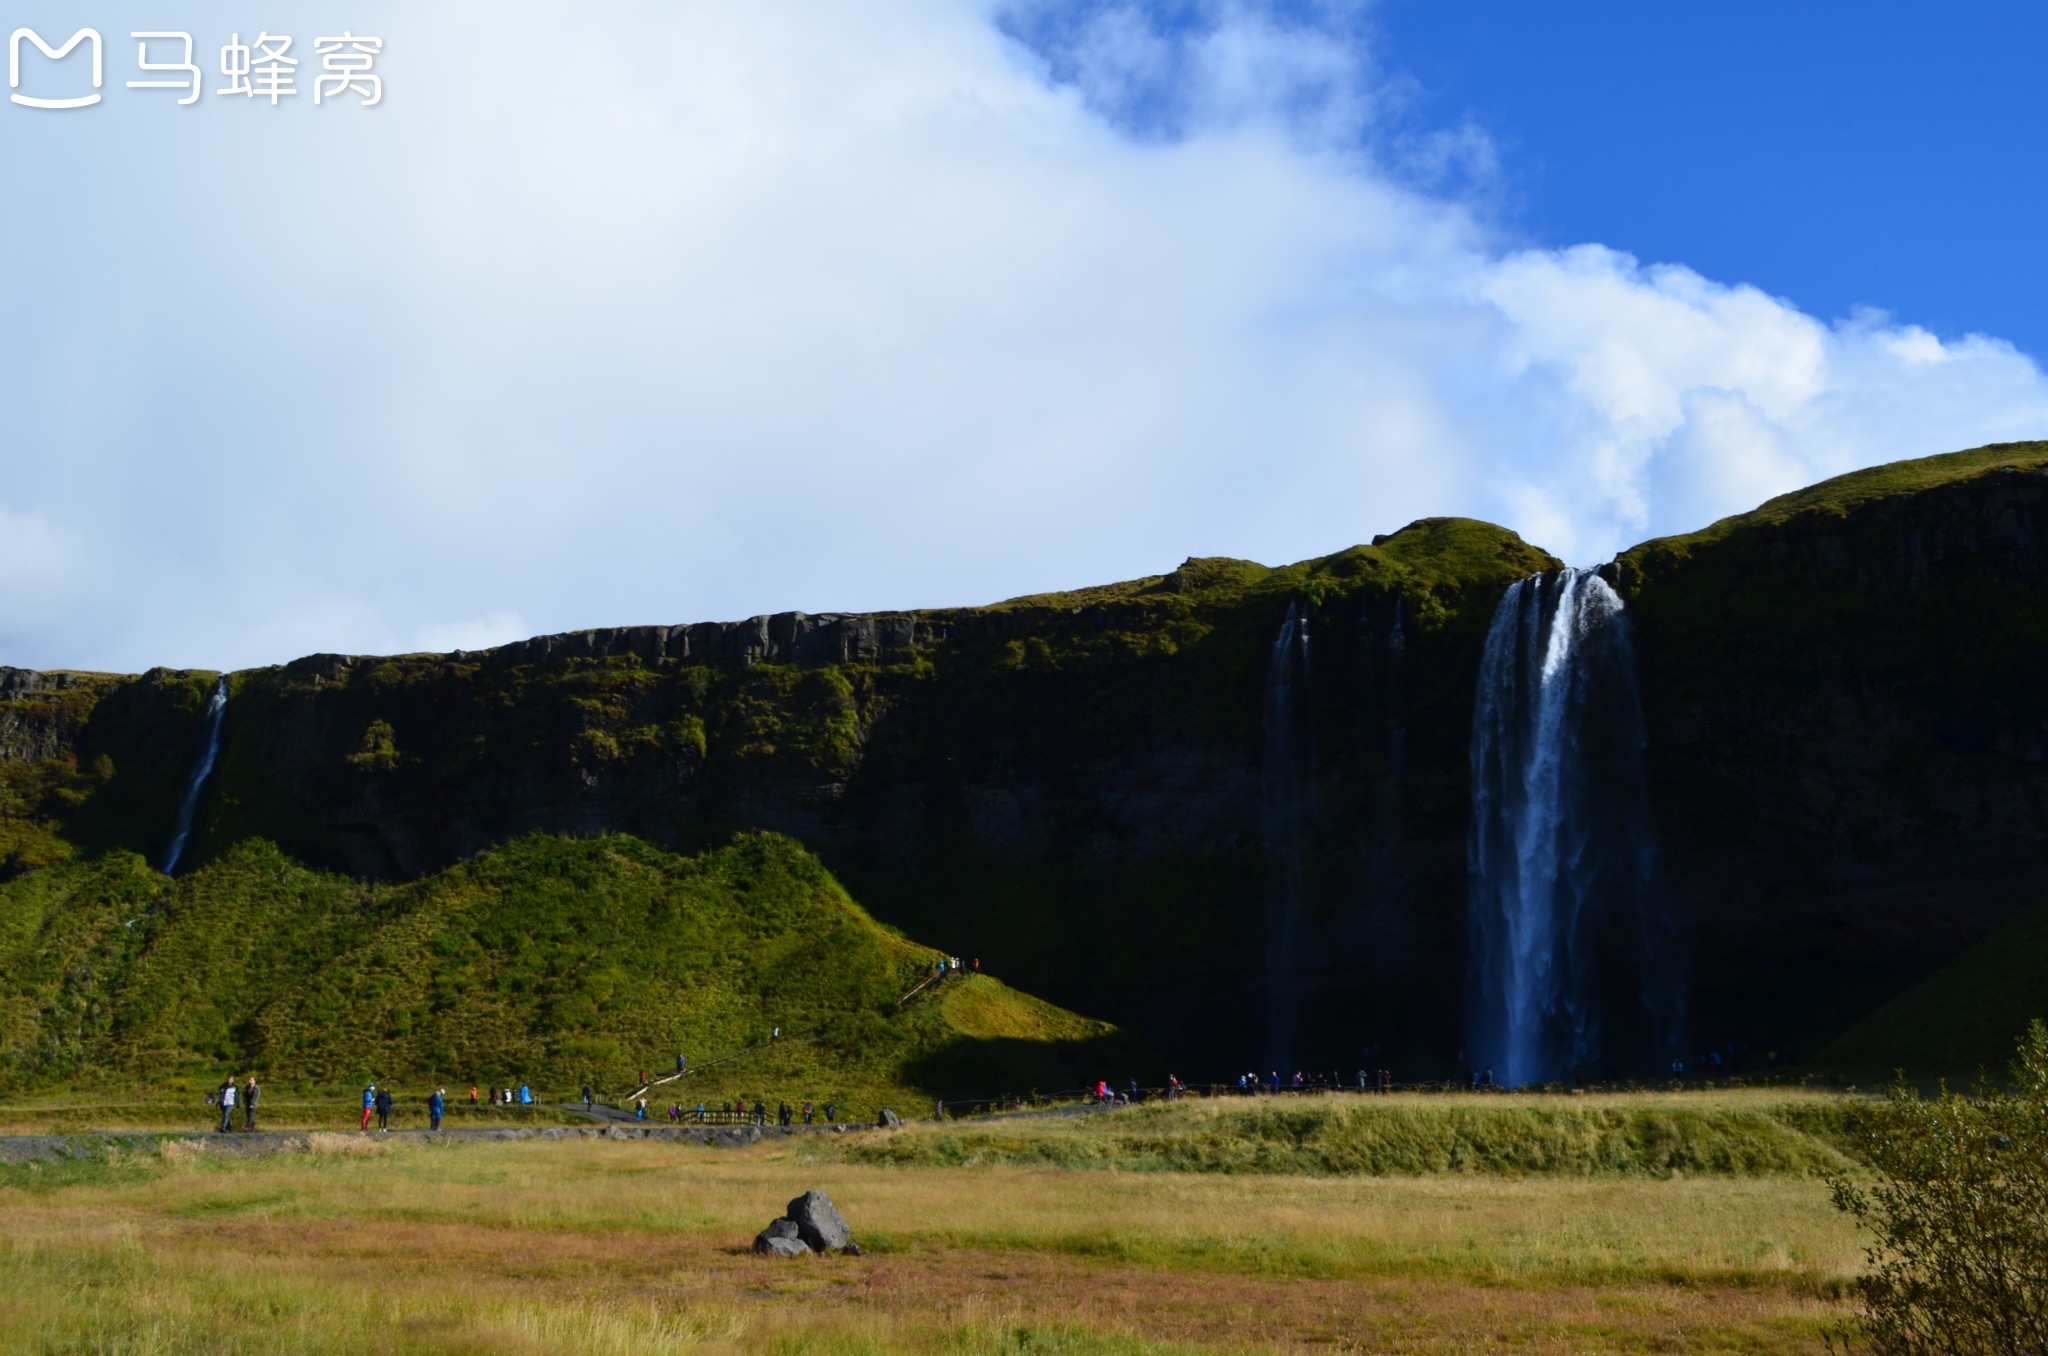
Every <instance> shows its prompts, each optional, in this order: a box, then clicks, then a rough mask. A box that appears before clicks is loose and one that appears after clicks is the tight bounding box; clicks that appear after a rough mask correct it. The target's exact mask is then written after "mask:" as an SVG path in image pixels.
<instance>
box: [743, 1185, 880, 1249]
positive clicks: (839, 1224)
mask: <svg viewBox="0 0 2048 1356" xmlns="http://www.w3.org/2000/svg"><path fill="white" fill-rule="evenodd" d="M754 1251H755V1252H757V1253H761V1254H764V1255H766V1256H772V1257H802V1256H804V1255H805V1254H807V1253H813V1252H817V1253H827V1252H843V1253H846V1254H848V1255H850V1256H854V1257H858V1256H860V1245H859V1244H857V1243H855V1242H854V1241H853V1230H852V1229H851V1228H850V1227H849V1226H848V1225H847V1223H846V1217H845V1216H844V1215H842V1214H840V1213H839V1210H838V1207H836V1206H834V1205H833V1204H832V1198H831V1197H830V1196H827V1195H826V1194H825V1193H824V1192H822V1191H806V1192H805V1193H804V1194H803V1195H801V1196H799V1197H797V1198H796V1199H795V1200H793V1201H791V1202H790V1203H789V1209H788V1210H787V1211H786V1212H785V1213H784V1214H783V1216H782V1218H781V1219H777V1220H770V1221H769V1223H768V1227H767V1228H765V1229H763V1230H762V1231H761V1232H760V1233H758V1234H756V1235H755V1236H754Z"/></svg>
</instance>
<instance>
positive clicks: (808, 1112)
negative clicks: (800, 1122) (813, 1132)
mask: <svg viewBox="0 0 2048 1356" xmlns="http://www.w3.org/2000/svg"><path fill="white" fill-rule="evenodd" d="M810 1123H811V1104H810V1103H809V1102H805V1103H804V1124H805V1125H809V1124H810Z"/></svg>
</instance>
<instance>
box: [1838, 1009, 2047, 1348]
mask: <svg viewBox="0 0 2048 1356" xmlns="http://www.w3.org/2000/svg"><path fill="white" fill-rule="evenodd" d="M1855 1139H1856V1141H1857V1142H1856V1144H1855V1146H1854V1147H1855V1149H1856V1152H1857V1153H1858V1156H1859V1157H1861V1158H1862V1159H1863V1160H1864V1161H1865V1162H1866V1163H1867V1164H1868V1166H1869V1168H1870V1170H1871V1172H1872V1173H1873V1174H1874V1177H1875V1180H1874V1181H1873V1182H1869V1183H1868V1184H1865V1183H1860V1182H1858V1181H1856V1180H1852V1179H1848V1178H1842V1179H1838V1180H1837V1181H1836V1182H1835V1184H1834V1188H1835V1203H1836V1205H1838V1206H1840V1207H1841V1208H1842V1209H1843V1210H1846V1211H1847V1212H1849V1214H1851V1215H1853V1216H1854V1217H1855V1218H1856V1220H1857V1222H1858V1223H1859V1224H1862V1225H1863V1226H1864V1227H1865V1228H1867V1229H1869V1230H1870V1231H1871V1233H1872V1235H1873V1241H1872V1242H1871V1244H1870V1247H1869V1248H1868V1250H1867V1253H1868V1256H1869V1259H1870V1270H1869V1272H1868V1273H1867V1274H1865V1275H1864V1276H1862V1277H1861V1278H1859V1279H1858V1280H1857V1282H1856V1291H1857V1295H1858V1298H1859V1299H1860V1300H1861V1302H1862V1312H1861V1314H1860V1315H1859V1318H1858V1321H1857V1323H1856V1324H1855V1326H1854V1328H1853V1329H1852V1330H1850V1331H1848V1332H1846V1333H1844V1334H1842V1335H1841V1336H1842V1338H1843V1345H1844V1346H1848V1347H1853V1346H1856V1345H1858V1344H1865V1345H1867V1346H1868V1347H1869V1349H1870V1350H1871V1351H1873V1352H1876V1353H1878V1354H1879V1356H1932V1354H1933V1353H1937V1352H1940V1353H1966V1354H1968V1356H1975V1354H1976V1353H1998V1356H2010V1354H2012V1353H2020V1352H2031V1353H2039V1352H2048V1027H2044V1026H2043V1025H2042V1023H2041V1022H2039V1021H2036V1022H2034V1023H2033V1024H2032V1026H2030V1027H2029V1028H2028V1030H2027V1034H2026V1036H2025V1037H2024V1038H2023V1039H2022V1040H2021V1042H2020V1049H2019V1057H2018V1059H2017V1060H2016V1061H2015V1062H2014V1064H2013V1081H2012V1085H2011V1086H2010V1087H2009V1088H2005V1089H1999V1088H1995V1087H1989V1086H1985V1087H1980V1088H1979V1089H1978V1090H1977V1091H1976V1093H1974V1094H1972V1095H1968V1096H1965V1095H1962V1094H1959V1093H1954V1092H1950V1091H1949V1090H1948V1089H1947V1088H1946V1087H1944V1088H1943V1089H1942V1091H1941V1094H1940V1095H1939V1096H1937V1097H1934V1098H1924V1097H1922V1096H1921V1095H1920V1094H1919V1093H1918V1092H1916V1091H1915V1090H1913V1089H1912V1088H1910V1087H1908V1086H1906V1084H1905V1083H1904V1081H1903V1080H1902V1081H1901V1082H1900V1085H1899V1087H1898V1088H1897V1090H1896V1091H1895V1092H1894V1093H1893V1095H1892V1098H1891V1100H1890V1102H1889V1103H1887V1104H1886V1105H1885V1106H1884V1107H1883V1108H1882V1109H1881V1110H1880V1111H1878V1112H1876V1113H1875V1114H1872V1115H1870V1116H1868V1117H1866V1118H1864V1120H1863V1121H1862V1123H1861V1124H1860V1126H1859V1127H1858V1129H1857V1132H1856V1134H1855Z"/></svg>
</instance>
